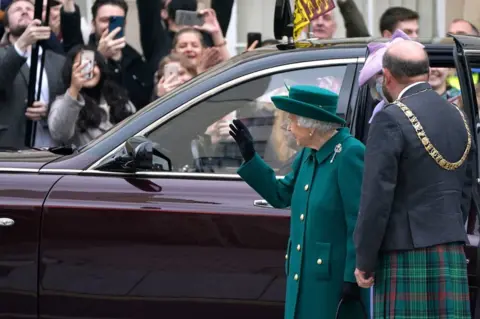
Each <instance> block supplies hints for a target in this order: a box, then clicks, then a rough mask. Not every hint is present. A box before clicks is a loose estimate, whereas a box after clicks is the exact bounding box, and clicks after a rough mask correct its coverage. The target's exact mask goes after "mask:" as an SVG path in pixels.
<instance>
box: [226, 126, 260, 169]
mask: <svg viewBox="0 0 480 319" xmlns="http://www.w3.org/2000/svg"><path fill="white" fill-rule="evenodd" d="M229 126H230V132H229V133H230V136H232V137H233V139H234V140H235V142H236V143H237V145H238V147H239V149H240V153H242V157H243V159H244V160H245V162H248V161H249V160H251V159H252V158H253V156H254V155H255V148H254V147H253V137H252V135H251V134H250V132H249V131H248V129H247V127H246V126H245V125H244V124H243V123H242V122H241V121H240V120H233V123H232V124H230V125H229Z"/></svg>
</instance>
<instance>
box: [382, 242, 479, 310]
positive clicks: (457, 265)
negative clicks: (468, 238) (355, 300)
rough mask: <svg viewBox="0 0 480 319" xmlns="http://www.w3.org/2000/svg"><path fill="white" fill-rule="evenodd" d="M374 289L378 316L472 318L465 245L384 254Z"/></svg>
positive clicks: (449, 245) (440, 246)
mask: <svg viewBox="0 0 480 319" xmlns="http://www.w3.org/2000/svg"><path fill="white" fill-rule="evenodd" d="M374 292H375V298H374V301H375V305H374V309H375V310H374V318H375V319H380V318H382V319H383V318H385V319H394V318H395V319H430V318H431V319H434V318H435V319H439V318H445V319H447V318H448V319H470V318H471V314H470V299H469V293H468V277H467V262H466V257H465V252H464V250H463V245H461V244H446V245H438V246H433V247H428V248H423V249H416V250H411V251H396V252H389V253H384V254H382V256H381V257H380V264H379V267H378V269H377V272H376V274H375V286H374Z"/></svg>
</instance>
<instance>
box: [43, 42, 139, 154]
mask: <svg viewBox="0 0 480 319" xmlns="http://www.w3.org/2000/svg"><path fill="white" fill-rule="evenodd" d="M62 75H63V82H64V83H65V87H67V89H66V90H65V91H63V92H61V95H59V96H58V97H57V99H56V100H55V101H54V102H53V103H52V105H51V108H50V114H49V116H48V127H49V130H50V134H51V136H52V138H53V139H54V140H56V141H59V142H61V143H63V144H66V145H72V146H76V147H80V146H82V145H84V144H86V143H88V142H90V141H91V140H93V139H94V138H96V137H98V136H100V135H101V134H103V133H105V132H106V131H108V130H109V129H110V128H112V127H113V126H114V125H115V124H116V123H118V122H120V121H122V120H123V119H125V118H126V117H128V116H130V115H131V114H133V113H135V111H136V110H135V106H134V105H133V104H132V103H131V102H130V101H129V99H128V95H127V92H126V91H125V90H124V89H123V88H121V87H120V86H118V84H117V83H116V82H115V81H113V80H112V79H111V78H110V77H109V72H108V66H107V64H106V62H105V59H104V58H103V57H102V55H101V54H100V52H98V51H97V50H95V48H94V47H93V48H92V47H85V46H77V47H75V48H73V49H72V50H71V51H70V52H69V54H68V55H67V60H66V62H65V65H64V67H63V70H62Z"/></svg>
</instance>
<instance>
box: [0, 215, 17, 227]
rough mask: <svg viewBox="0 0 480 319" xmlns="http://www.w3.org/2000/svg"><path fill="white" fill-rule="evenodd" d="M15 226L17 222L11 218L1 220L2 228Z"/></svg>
mask: <svg viewBox="0 0 480 319" xmlns="http://www.w3.org/2000/svg"><path fill="white" fill-rule="evenodd" d="M14 224H15V221H14V220H13V219H11V218H6V217H2V218H0V226H1V227H9V226H13V225H14Z"/></svg>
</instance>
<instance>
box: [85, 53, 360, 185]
mask: <svg viewBox="0 0 480 319" xmlns="http://www.w3.org/2000/svg"><path fill="white" fill-rule="evenodd" d="M359 59H362V57H352V58H339V59H322V60H315V61H305V62H296V63H290V64H284V65H281V66H275V67H270V68H266V69H263V70H259V71H256V72H252V73H250V74H246V75H243V76H240V77H238V78H235V79H232V80H230V81H228V82H225V83H223V84H222V85H220V86H217V87H215V88H212V89H210V90H207V91H205V92H203V93H202V94H200V95H198V96H197V97H195V98H194V99H191V100H190V101H188V102H186V103H184V104H182V105H181V106H179V107H177V108H175V109H174V110H172V111H170V112H169V113H167V114H165V115H164V116H162V117H161V118H159V119H157V120H156V121H154V122H153V123H151V124H150V125H148V126H147V127H145V128H143V129H142V130H140V131H138V132H137V133H136V134H134V135H133V136H146V135H148V134H149V133H151V132H152V131H154V130H155V129H157V128H158V127H159V126H161V125H163V123H166V122H167V121H169V120H172V119H173V118H175V117H176V116H178V115H180V114H182V113H183V112H186V111H188V110H189V109H190V108H192V107H195V106H196V105H198V104H199V103H202V102H204V101H206V100H207V99H209V98H211V97H212V96H214V95H216V94H219V93H221V92H223V91H225V90H228V89H231V88H233V87H234V86H238V85H241V84H243V83H246V82H248V81H252V80H256V79H258V78H261V77H264V76H269V75H274V74H276V73H282V72H288V71H295V70H301V69H310V68H318V67H328V66H342V65H344V66H345V67H346V70H345V75H344V78H343V80H342V87H341V92H342V91H343V90H344V86H345V85H347V86H348V88H349V89H350V91H351V89H352V87H353V81H354V80H353V79H354V77H355V72H352V70H355V69H356V68H349V65H352V64H355V65H357V64H358V61H359ZM350 95H351V94H348V95H346V94H343V95H341V96H340V99H339V103H345V105H347V109H346V114H347V113H348V108H349V105H350ZM125 142H126V141H123V142H122V143H121V144H120V145H118V146H117V147H115V148H114V149H113V150H111V151H110V152H108V153H107V154H106V155H104V156H102V157H101V158H100V159H98V160H97V161H95V162H94V163H93V164H91V165H90V166H89V167H88V168H87V169H85V170H84V171H83V172H82V173H83V174H88V175H90V174H93V175H96V174H99V175H121V176H126V175H129V176H131V175H132V174H133V175H135V176H146V177H148V176H157V177H158V176H164V177H172V178H175V177H176V178H185V177H189V178H190V177H193V178H199V179H212V180H215V179H221V180H239V179H240V177H239V176H238V174H216V173H195V172H146V171H145V172H136V173H118V172H108V171H101V170H97V169H96V168H98V167H99V166H100V165H101V164H102V163H103V162H104V161H105V160H106V159H107V158H111V157H112V156H113V155H114V154H117V153H118V152H120V151H121V149H122V148H123V147H124V145H125ZM278 177H282V176H278Z"/></svg>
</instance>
